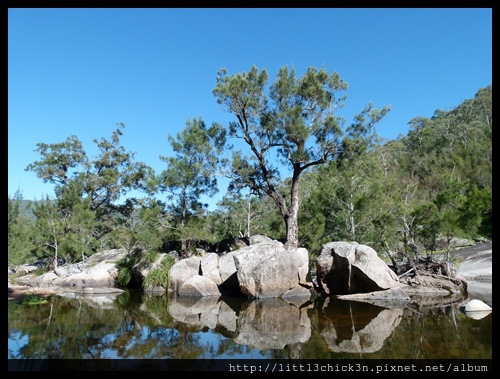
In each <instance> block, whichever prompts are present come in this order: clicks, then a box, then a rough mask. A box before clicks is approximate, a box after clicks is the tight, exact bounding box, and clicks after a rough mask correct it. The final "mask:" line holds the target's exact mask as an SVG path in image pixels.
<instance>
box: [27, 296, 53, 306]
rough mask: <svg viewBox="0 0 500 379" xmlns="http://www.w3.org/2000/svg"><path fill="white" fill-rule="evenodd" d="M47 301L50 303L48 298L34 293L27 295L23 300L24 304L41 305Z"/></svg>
mask: <svg viewBox="0 0 500 379" xmlns="http://www.w3.org/2000/svg"><path fill="white" fill-rule="evenodd" d="M46 303H48V300H47V299H46V298H44V297H43V296H39V295H34V294H32V295H26V296H25V297H24V299H23V300H22V302H21V304H22V305H40V304H46Z"/></svg>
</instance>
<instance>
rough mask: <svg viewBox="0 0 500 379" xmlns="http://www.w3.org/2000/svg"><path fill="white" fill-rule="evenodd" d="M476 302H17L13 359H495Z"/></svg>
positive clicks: (71, 297)
mask: <svg viewBox="0 0 500 379" xmlns="http://www.w3.org/2000/svg"><path fill="white" fill-rule="evenodd" d="M464 300H467V299H463V298H462V299H453V298H446V297H443V298H439V297H433V298H428V297H422V296H419V297H413V298H412V300H411V301H409V302H405V303H388V302H385V303H365V302H356V301H346V300H332V299H329V298H326V299H325V298H318V297H313V298H310V299H308V298H292V299H286V300H283V299H260V300H246V299H239V298H219V297H203V298H189V297H185V298H174V297H170V296H167V295H152V294H145V293H143V292H141V291H127V292H125V293H122V294H120V295H114V296H109V295H107V296H97V295H92V296H89V295H76V294H68V295H65V296H53V297H51V298H49V302H48V303H46V304H41V305H22V304H19V303H15V302H9V304H8V359H22V360H24V359H61V358H64V359H97V360H99V359H491V358H492V314H491V313H489V314H486V315H481V317H470V316H469V315H466V314H464V313H463V312H462V311H461V310H460V308H459V306H460V304H463V302H464Z"/></svg>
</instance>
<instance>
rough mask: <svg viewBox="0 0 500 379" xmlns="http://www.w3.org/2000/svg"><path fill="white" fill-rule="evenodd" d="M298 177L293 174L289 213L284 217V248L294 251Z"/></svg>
mask: <svg viewBox="0 0 500 379" xmlns="http://www.w3.org/2000/svg"><path fill="white" fill-rule="evenodd" d="M298 218H299V176H298V175H296V174H295V173H294V175H293V179H292V191H291V200H290V213H288V216H287V217H285V224H286V243H285V248H286V249H287V250H288V249H296V248H297V247H298V246H299V220H298Z"/></svg>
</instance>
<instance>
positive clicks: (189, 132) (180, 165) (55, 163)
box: [8, 66, 492, 264]
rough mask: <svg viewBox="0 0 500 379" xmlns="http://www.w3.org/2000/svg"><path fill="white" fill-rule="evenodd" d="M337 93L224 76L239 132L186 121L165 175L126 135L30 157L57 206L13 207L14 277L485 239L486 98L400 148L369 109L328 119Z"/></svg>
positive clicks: (488, 212) (419, 120) (305, 84)
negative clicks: (199, 256) (246, 243)
mask: <svg viewBox="0 0 500 379" xmlns="http://www.w3.org/2000/svg"><path fill="white" fill-rule="evenodd" d="M346 90H347V84H346V83H345V82H344V81H343V80H342V79H341V78H340V76H339V75H338V74H337V73H333V74H329V73H328V72H327V71H326V70H325V69H324V68H322V69H320V70H318V69H316V68H313V67H311V68H310V69H309V70H308V71H307V72H306V73H305V74H304V75H303V76H300V77H296V74H295V70H294V69H293V68H292V69H291V70H289V69H288V67H283V68H281V69H280V70H279V72H278V74H277V77H276V80H275V81H274V82H273V83H271V84H270V85H268V76H267V71H266V70H259V69H258V68H257V67H255V66H253V67H252V68H251V70H250V71H249V72H247V73H246V72H243V73H238V74H234V75H228V74H227V70H225V69H222V70H220V71H219V72H218V73H217V78H216V86H215V88H214V91H213V93H214V96H215V97H216V99H217V102H218V103H219V104H220V105H221V107H222V109H223V110H224V111H227V112H229V113H230V114H231V115H233V116H234V121H231V122H230V123H229V125H228V126H227V127H224V126H222V125H220V124H218V123H216V122H214V123H212V125H210V126H207V125H206V123H205V122H204V120H203V119H202V117H199V118H197V119H196V118H195V119H188V120H187V122H186V126H185V128H184V129H183V130H182V131H181V132H179V133H177V135H176V136H170V135H169V136H168V142H169V143H170V145H171V146H172V149H173V151H174V156H172V157H166V156H162V155H159V158H160V160H161V161H163V162H165V164H166V169H165V170H163V171H162V172H161V173H155V172H154V170H153V169H152V168H151V167H149V166H148V165H147V164H145V163H143V162H136V161H135V157H134V154H133V153H131V152H129V151H127V150H126V149H125V148H124V147H123V146H121V145H120V137H121V136H122V134H123V129H124V128H125V125H123V124H117V129H116V130H115V131H114V132H113V133H112V136H111V138H110V139H109V140H108V139H104V138H102V139H101V140H97V139H96V140H94V143H95V144H96V145H97V147H98V153H97V155H96V156H94V157H89V156H88V155H87V153H86V151H85V150H84V148H83V146H82V144H81V142H80V141H79V140H78V138H77V137H76V136H74V135H73V136H69V137H68V138H67V139H66V141H64V142H61V143H52V144H47V143H38V144H37V149H36V150H35V151H37V152H38V153H39V154H40V156H41V159H40V160H38V161H36V162H33V163H32V164H30V165H28V167H26V170H29V171H33V172H35V173H36V175H37V177H39V178H40V179H41V180H43V181H44V182H46V183H52V184H53V185H54V192H55V198H54V199H50V198H49V197H46V198H45V199H42V200H39V201H36V202H31V203H30V206H29V209H23V207H21V203H22V201H23V198H22V191H21V190H18V191H17V192H16V193H15V194H14V196H12V197H11V196H10V195H9V200H8V201H9V203H8V257H9V264H21V263H26V262H29V261H32V260H36V259H38V258H42V257H54V258H58V257H61V258H65V259H66V260H67V261H78V260H80V259H82V256H90V255H92V254H94V253H95V252H97V251H101V250H104V249H112V248H125V249H127V250H128V251H130V252H138V251H139V252H140V251H153V252H168V251H169V250H173V249H172V246H173V245H172V241H179V242H180V244H181V249H182V250H189V249H191V248H193V247H194V246H196V242H197V241H207V242H209V243H216V242H218V241H221V240H223V239H226V238H236V237H244V236H250V235H252V234H265V235H268V236H270V237H273V238H276V239H281V238H282V239H284V240H285V246H286V247H288V248H296V247H298V246H301V247H306V248H307V249H308V250H309V251H310V254H311V255H314V254H317V253H318V252H319V250H320V249H321V246H322V245H323V244H324V243H326V242H330V241H334V240H337V241H338V240H348V241H356V242H359V243H363V244H367V245H369V246H371V247H373V248H374V249H375V250H376V251H378V252H379V254H380V253H382V252H384V253H387V254H389V256H392V254H394V253H400V254H403V255H405V256H406V257H408V258H410V259H415V258H417V257H418V256H419V255H420V254H422V253H424V252H426V253H429V252H433V251H435V250H436V248H437V245H436V242H437V240H438V238H445V239H447V240H448V241H451V238H453V237H464V238H471V239H472V238H486V239H491V238H492V86H491V85H489V86H487V87H486V88H480V89H479V90H478V92H477V93H476V95H475V97H474V98H472V99H468V100H466V101H464V102H463V103H462V104H460V105H458V106H457V107H456V108H454V109H452V110H448V111H442V110H436V111H435V113H434V115H433V116H432V117H431V118H425V117H414V118H413V119H411V120H410V122H409V125H410V131H409V132H408V134H407V135H406V136H403V135H400V136H399V137H398V138H397V139H396V140H389V141H383V140H381V139H380V138H379V137H378V136H377V134H376V131H375V126H376V124H377V123H378V122H379V121H380V120H382V119H383V117H384V116H385V115H386V114H387V113H388V112H389V111H390V109H389V108H388V107H383V108H381V109H380V110H379V109H376V108H375V107H374V105H373V104H367V105H366V107H365V108H364V109H362V110H361V111H360V113H359V114H357V115H355V116H354V118H353V121H352V123H350V124H347V123H346V121H345V120H344V119H342V118H340V117H338V116H336V115H335V113H334V112H335V110H336V109H338V108H340V107H342V105H343V102H344V101H345V99H346V96H345V95H344V92H345V91H346ZM230 138H232V139H233V140H239V141H240V142H241V144H240V145H238V148H237V149H236V148H234V146H233V145H231V144H229V140H230ZM242 146H243V148H242ZM283 168H285V169H287V170H288V172H289V173H290V175H289V176H287V177H284V178H283V177H282V175H283ZM219 176H224V177H226V178H229V179H230V184H229V187H228V190H227V192H226V194H225V196H224V197H223V198H222V200H221V201H219V202H218V204H217V208H216V209H215V210H213V211H210V212H209V211H208V210H207V205H206V204H203V203H202V202H201V200H200V198H201V196H202V195H204V196H209V197H210V196H213V195H214V194H215V193H216V192H217V188H218V186H217V178H218V177H219ZM131 191H139V192H141V193H143V194H144V197H142V198H137V197H128V196H129V193H130V192H131ZM158 197H163V198H164V199H165V201H162V200H159V199H158ZM123 198H125V199H126V200H125V201H124V202H122V201H119V200H120V199H123ZM28 212H30V213H31V216H30V215H28ZM299 226H300V229H299ZM55 261H56V262H57V259H56V260H55Z"/></svg>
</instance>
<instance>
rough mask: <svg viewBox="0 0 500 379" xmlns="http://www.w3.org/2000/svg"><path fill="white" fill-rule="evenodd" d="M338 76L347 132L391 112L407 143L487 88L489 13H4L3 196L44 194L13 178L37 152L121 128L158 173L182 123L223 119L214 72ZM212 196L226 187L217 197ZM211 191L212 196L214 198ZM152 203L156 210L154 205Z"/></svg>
mask: <svg viewBox="0 0 500 379" xmlns="http://www.w3.org/2000/svg"><path fill="white" fill-rule="evenodd" d="M252 65H256V66H257V67H258V68H259V69H264V68H265V69H267V70H268V72H269V78H270V82H272V81H273V80H274V78H275V75H276V72H277V71H278V69H279V68H280V67H283V66H288V67H292V66H293V67H294V68H295V70H296V73H297V75H302V74H303V73H304V72H305V71H306V70H307V68H308V67H310V66H314V67H317V68H321V67H323V66H324V67H325V68H326V69H327V71H328V72H330V73H333V72H334V71H337V72H338V73H339V74H340V76H341V77H342V78H343V79H344V80H345V81H346V82H347V83H348V84H349V89H348V91H347V96H348V97H347V101H346V106H345V108H344V109H343V110H342V112H343V113H342V115H343V116H344V117H346V118H347V121H348V122H349V121H351V120H352V116H353V115H354V114H356V113H358V112H359V111H361V109H362V108H363V107H364V105H365V104H366V103H368V102H373V103H374V104H375V106H376V107H379V108H381V107H383V106H384V105H390V106H391V108H392V110H391V112H390V113H389V114H388V116H386V118H385V119H384V120H383V121H382V122H381V123H380V124H378V126H377V133H378V134H379V136H381V137H383V138H387V139H396V138H397V137H398V135H400V134H403V135H406V134H407V133H408V130H409V128H408V122H409V121H410V120H411V119H412V118H413V117H416V116H422V117H429V118H430V117H432V115H433V114H434V111H435V110H436V109H441V110H448V109H451V108H454V107H456V106H457V105H459V104H460V103H461V102H462V101H464V100H465V99H469V98H472V97H474V95H475V94H476V92H477V91H478V90H479V89H480V88H482V87H486V86H487V85H489V84H492V9H491V8H367V9H362V8H351V9H349V8H323V9H318V8H302V9H294V8H274V9H272V8H269V9H267V8H249V9H246V8H233V9H231V8H203V9H174V8H172V9H170V8H159V9H147V8H137V9H125V8H123V9H122V8H116V9H113V8H108V9H106V8H102V9H101V8H81V9H79V8H74V9H72V8H69V9H64V8H60V9H58V8H54V9H51V8H34V9H23V8H19V9H16V8H11V9H9V10H8V178H9V179H8V183H9V184H8V186H9V188H8V193H9V195H10V196H13V195H14V193H15V192H16V190H18V189H19V190H21V192H22V194H23V198H24V199H30V200H33V199H42V198H44V196H45V195H49V196H53V186H52V185H48V184H43V183H42V181H41V180H40V179H38V178H37V177H36V175H35V174H34V173H32V172H26V171H25V170H24V169H25V168H26V166H27V165H29V164H30V163H33V162H35V161H36V160H39V159H40V158H41V157H40V156H39V155H38V154H37V153H35V152H34V150H35V149H36V144H37V143H39V142H44V143H48V144H50V143H58V142H63V141H65V140H66V138H67V137H69V136H70V135H76V136H77V137H78V138H79V139H80V141H82V143H83V147H84V149H85V150H86V151H87V152H88V153H89V154H90V155H91V156H94V155H95V154H96V153H97V151H96V149H95V144H94V143H93V142H92V141H93V139H101V138H106V139H109V138H110V137H111V134H112V132H113V131H114V130H115V129H116V124H117V123H119V122H123V123H124V124H125V129H124V135H123V136H122V139H121V144H122V146H124V148H125V149H126V150H127V151H133V152H135V153H136V155H135V158H136V160H137V161H141V162H145V163H146V164H148V165H150V166H151V167H153V169H154V170H155V171H156V173H160V172H161V171H162V170H164V169H165V168H166V167H165V163H164V162H162V161H161V160H160V159H159V156H160V155H164V156H171V155H172V152H171V149H170V145H169V143H168V140H167V136H168V134H171V135H175V134H176V133H177V132H178V131H180V130H181V129H183V128H184V127H185V126H186V121H187V120H188V119H189V118H195V117H196V118H198V117H202V118H203V120H204V121H205V122H206V124H207V125H210V124H211V123H212V122H214V121H217V122H221V123H222V124H227V122H228V121H229V120H231V119H232V118H231V117H230V116H229V115H228V114H226V113H224V112H223V111H222V110H221V109H220V107H219V106H218V105H217V102H216V99H215V97H214V96H213V94H212V90H213V88H214V87H215V77H216V73H217V70H219V69H220V68H222V67H225V68H227V69H228V73H229V74H233V73H238V72H243V71H245V72H246V71H249V70H250V68H251V67H252ZM221 190H222V193H223V192H225V188H222V189H221ZM222 193H221V194H222ZM163 200H165V199H163Z"/></svg>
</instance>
